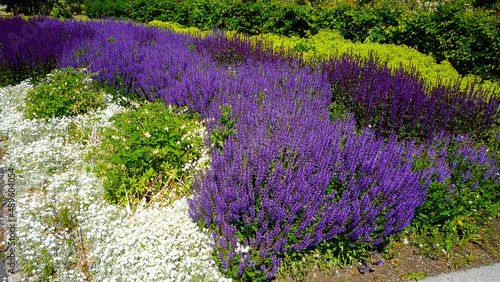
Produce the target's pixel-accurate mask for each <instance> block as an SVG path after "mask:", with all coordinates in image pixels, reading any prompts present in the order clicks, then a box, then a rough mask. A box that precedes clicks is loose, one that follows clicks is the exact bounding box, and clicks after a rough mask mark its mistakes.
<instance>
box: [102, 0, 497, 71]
mask: <svg viewBox="0 0 500 282" xmlns="http://www.w3.org/2000/svg"><path fill="white" fill-rule="evenodd" d="M104 2H106V1H104ZM466 4H467V3H464V2H457V3H452V4H446V5H438V6H436V7H435V8H433V9H420V10H416V11H411V12H410V11H409V10H407V9H406V10H405V9H404V7H401V6H394V7H393V8H390V9H387V8H377V7H374V8H370V6H362V7H360V6H355V5H349V4H340V5H337V6H334V7H330V6H328V7H325V6H321V7H312V6H309V5H296V4H289V3H286V4H285V3H280V2H276V1H262V2H261V1H258V2H250V3H241V2H238V1H230V0H226V1H214V0H202V1H181V2H179V1H172V0H161V1H155V2H154V3H150V2H149V1H146V0H131V1H128V2H127V4H126V5H125V8H122V9H123V13H124V14H126V15H127V16H128V17H130V18H132V19H135V20H139V21H152V20H161V21H173V22H177V23H180V24H182V25H186V26H190V27H198V28H200V29H211V28H212V27H214V26H218V27H220V28H225V29H227V30H239V31H240V32H243V33H245V34H247V35H257V34H265V33H273V34H278V35H286V36H301V37H303V36H306V35H314V34H316V33H318V32H319V31H320V30H322V29H328V30H339V31H340V33H341V35H342V36H343V37H344V38H346V39H349V40H353V41H354V42H365V41H370V42H379V43H394V44H406V45H408V46H410V47H414V48H416V49H417V50H419V51H421V52H423V53H425V54H431V55H432V56H434V58H435V59H436V60H437V62H438V63H440V62H441V61H443V60H448V61H449V62H450V63H451V65H452V66H453V67H455V68H456V69H457V70H458V72H459V73H460V74H461V75H467V74H474V75H478V76H480V77H481V78H483V79H491V80H495V81H498V80H499V79H500V65H499V64H498V61H500V55H499V54H500V51H499V50H500V46H499V38H500V36H499V35H500V34H499V32H500V28H499V21H498V16H497V15H496V13H495V12H494V11H489V10H484V9H479V10H468V6H467V5H466ZM434 10H435V11H434ZM216 15H217V16H216Z"/></svg>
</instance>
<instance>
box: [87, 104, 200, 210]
mask: <svg viewBox="0 0 500 282" xmlns="http://www.w3.org/2000/svg"><path fill="white" fill-rule="evenodd" d="M185 110H186V109H178V108H175V107H173V108H169V109H167V108H166V107H165V105H164V104H163V103H160V102H155V103H149V104H144V105H142V106H140V107H139V108H137V109H132V110H129V111H126V112H124V113H120V114H117V115H115V116H114V117H113V118H111V121H112V122H114V125H113V127H112V128H110V129H108V130H105V131H104V132H103V134H102V137H103V142H102V145H101V146H100V148H98V149H97V150H96V152H95V156H97V162H98V166H97V167H96V169H95V172H96V173H97V175H99V176H101V177H103V179H104V184H103V185H104V188H105V191H106V193H105V195H104V198H105V199H106V200H107V201H108V202H112V203H118V204H122V205H126V204H134V203H137V202H139V201H146V202H148V201H150V200H151V199H153V198H154V197H155V196H157V197H160V195H161V196H162V199H163V197H167V198H169V200H172V199H173V198H176V197H180V196H185V195H188V194H189V184H188V182H189V181H187V179H188V178H189V176H190V175H191V174H190V173H191V172H192V171H191V169H192V167H193V166H194V164H195V163H196V162H197V161H198V160H199V159H200V157H201V155H202V154H201V153H200V148H203V144H204V143H203V138H202V137H201V136H200V135H199V134H195V131H196V130H197V129H198V128H199V127H200V126H201V125H200V124H199V123H198V122H197V118H198V115H191V114H181V112H182V111H185Z"/></svg>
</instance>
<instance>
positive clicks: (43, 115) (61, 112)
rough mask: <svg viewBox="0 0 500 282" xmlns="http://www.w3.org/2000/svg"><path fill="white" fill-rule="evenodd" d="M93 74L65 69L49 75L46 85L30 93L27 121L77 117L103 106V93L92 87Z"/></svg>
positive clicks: (37, 87)
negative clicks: (28, 119)
mask: <svg viewBox="0 0 500 282" xmlns="http://www.w3.org/2000/svg"><path fill="white" fill-rule="evenodd" d="M92 75H94V74H92V73H87V72H86V71H84V70H75V69H73V68H66V69H61V70H55V71H53V72H52V73H50V74H49V76H48V78H47V81H46V82H45V83H43V84H40V85H38V86H36V87H35V89H33V90H31V91H29V92H28V95H27V98H26V108H25V109H23V110H24V112H25V115H26V118H30V119H31V118H38V119H49V118H52V117H63V116H76V115H79V114H85V113H87V112H88V111H90V110H97V109H98V108H99V107H101V106H103V105H104V100H103V97H102V93H100V92H98V91H95V90H94V89H93V87H92V85H91V84H90V82H91V81H92V78H91V77H92Z"/></svg>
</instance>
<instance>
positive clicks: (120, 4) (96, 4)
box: [83, 0, 154, 19]
mask: <svg viewBox="0 0 500 282" xmlns="http://www.w3.org/2000/svg"><path fill="white" fill-rule="evenodd" d="M127 2H129V1H128V0H84V2H83V4H84V5H85V14H86V15H87V16H89V17H91V18H98V17H113V18H115V19H116V18H126V17H128V14H127V13H125V10H124V8H125V5H126V4H127ZM150 3H154V1H153V2H148V4H147V6H150Z"/></svg>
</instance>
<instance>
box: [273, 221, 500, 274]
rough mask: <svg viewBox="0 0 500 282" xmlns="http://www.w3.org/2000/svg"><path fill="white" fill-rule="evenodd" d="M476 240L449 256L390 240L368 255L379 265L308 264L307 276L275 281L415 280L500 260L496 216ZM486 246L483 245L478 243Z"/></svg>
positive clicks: (499, 225)
mask: <svg viewBox="0 0 500 282" xmlns="http://www.w3.org/2000/svg"><path fill="white" fill-rule="evenodd" d="M487 230H488V231H487V232H485V233H484V234H483V236H482V238H481V239H478V242H479V243H473V242H465V243H463V244H462V246H454V247H452V248H451V250H450V252H449V256H446V255H444V253H443V254H442V255H437V254H436V255H423V254H422V252H421V250H420V248H419V246H413V245H412V243H411V238H409V244H407V245H404V244H403V243H401V242H394V243H391V244H390V245H389V246H388V247H387V250H388V252H387V253H385V258H384V256H382V255H381V254H378V255H376V256H375V257H372V258H371V261H372V262H376V261H377V260H383V261H384V263H383V264H382V265H380V266H375V265H373V264H367V265H360V264H359V263H358V264H357V265H352V266H350V267H348V268H346V269H340V268H339V269H333V270H327V271H326V272H325V271H320V269H319V267H318V266H317V265H311V266H310V267H309V268H308V273H307V276H306V277H305V278H304V279H303V280H294V279H293V278H292V277H287V278H286V279H283V278H277V279H276V281H279V282H284V281H287V282H288V281H314V282H323V281H328V282H331V281H363V282H364V281H403V280H410V279H412V278H413V279H412V280H417V279H423V278H425V277H431V276H436V275H439V274H442V273H449V272H453V271H458V270H465V269H468V268H473V267H480V266H486V265H490V264H493V263H499V262H500V218H497V219H494V220H493V221H492V224H491V225H489V226H488V227H487ZM481 245H483V246H486V247H482V246H481ZM362 266H370V267H371V269H370V270H369V271H363V270H362V269H361V267H362Z"/></svg>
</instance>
